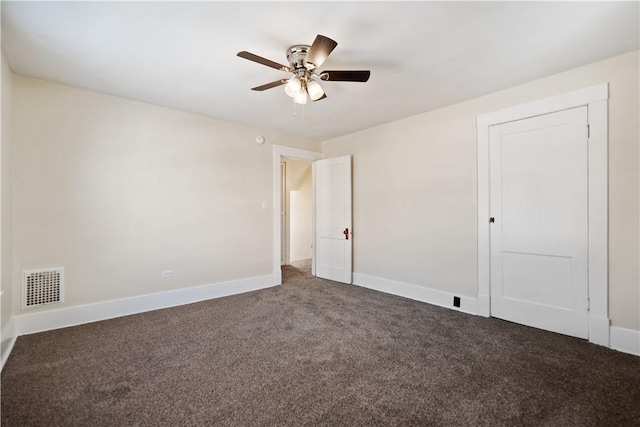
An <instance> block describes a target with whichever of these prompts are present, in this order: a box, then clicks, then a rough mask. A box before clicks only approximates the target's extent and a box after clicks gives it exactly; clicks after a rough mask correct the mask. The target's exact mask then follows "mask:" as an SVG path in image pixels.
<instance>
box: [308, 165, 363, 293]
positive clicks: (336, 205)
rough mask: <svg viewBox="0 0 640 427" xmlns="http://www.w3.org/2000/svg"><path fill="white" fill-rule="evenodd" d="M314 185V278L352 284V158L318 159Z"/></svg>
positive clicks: (314, 171) (314, 166)
mask: <svg viewBox="0 0 640 427" xmlns="http://www.w3.org/2000/svg"><path fill="white" fill-rule="evenodd" d="M313 178H314V179H313V180H314V183H315V207H314V209H315V246H314V255H315V257H314V265H315V269H314V270H315V275H316V276H318V277H322V278H324V279H329V280H334V281H336V282H342V283H348V284H351V280H352V242H353V239H352V230H351V228H352V225H351V156H342V157H336V158H333V159H325V160H318V161H316V162H315V163H314V164H313Z"/></svg>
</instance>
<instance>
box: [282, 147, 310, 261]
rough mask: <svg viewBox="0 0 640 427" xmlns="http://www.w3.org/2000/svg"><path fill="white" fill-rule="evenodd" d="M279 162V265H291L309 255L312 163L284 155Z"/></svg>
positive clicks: (306, 258) (307, 257) (305, 258)
mask: <svg viewBox="0 0 640 427" xmlns="http://www.w3.org/2000/svg"><path fill="white" fill-rule="evenodd" d="M280 165H281V171H280V176H281V179H282V184H281V191H282V198H281V201H280V215H281V220H280V223H281V231H280V234H281V237H280V241H281V245H282V249H281V265H290V264H291V263H293V262H296V261H304V260H311V257H312V251H311V249H312V242H313V241H312V236H313V193H312V177H311V175H312V173H311V172H312V171H311V169H312V168H311V165H312V163H311V162H310V161H308V160H299V159H291V158H288V157H283V158H282V160H281V163H280Z"/></svg>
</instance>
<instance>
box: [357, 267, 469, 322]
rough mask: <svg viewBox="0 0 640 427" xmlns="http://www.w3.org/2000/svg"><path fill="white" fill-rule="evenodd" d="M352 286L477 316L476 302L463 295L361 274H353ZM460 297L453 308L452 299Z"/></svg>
mask: <svg viewBox="0 0 640 427" xmlns="http://www.w3.org/2000/svg"><path fill="white" fill-rule="evenodd" d="M353 284H354V285H358V286H362V287H364V288H369V289H373V290H376V291H380V292H385V293H387V294H393V295H398V296H401V297H405V298H409V299H413V300H416V301H422V302H426V303H429V304H433V305H439V306H441V307H446V308H450V309H452V310H457V311H462V312H464V313H469V314H478V300H477V299H476V298H473V297H469V296H464V295H455V294H452V293H449V292H444V291H440V290H436V289H431V288H427V287H425V286H420V285H413V284H410V283H403V282H397V281H395V280H389V279H383V278H381V277H375V276H369V275H366V274H361V273H353ZM454 296H459V297H460V307H459V308H458V307H454V306H453V297H454Z"/></svg>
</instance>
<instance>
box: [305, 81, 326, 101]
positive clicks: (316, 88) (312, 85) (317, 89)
mask: <svg viewBox="0 0 640 427" xmlns="http://www.w3.org/2000/svg"><path fill="white" fill-rule="evenodd" d="M307 92H309V98H311V100H312V101H317V100H318V99H320V98H322V96H323V95H324V90H322V86H320V84H319V83H318V82H316V81H314V80H309V81H308V82H307Z"/></svg>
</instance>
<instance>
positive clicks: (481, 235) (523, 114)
mask: <svg viewBox="0 0 640 427" xmlns="http://www.w3.org/2000/svg"><path fill="white" fill-rule="evenodd" d="M608 99H609V84H608V83H602V84H599V85H595V86H591V87H588V88H585V89H581V90H577V91H574V92H569V93H565V94H562V95H558V96H554V97H551V98H546V99H542V100H539V101H534V102H530V103H527V104H522V105H518V106H514V107H510V108H506V109H503V110H499V111H495V112H491V113H486V114H482V115H479V116H478V117H477V149H478V151H477V161H478V296H477V299H478V314H479V315H482V316H487V317H489V316H490V315H491V302H490V292H491V256H490V248H491V246H490V245H491V242H490V238H489V218H490V209H489V206H490V192H489V127H490V126H492V125H498V124H503V123H508V122H511V121H515V120H521V119H527V118H530V117H535V116H540V115H543V114H549V113H555V112H557V111H563V110H567V109H570V108H575V107H581V106H586V107H587V108H588V114H587V115H588V122H589V140H588V165H587V170H588V179H587V180H588V187H589V188H588V211H589V221H588V227H589V237H588V248H589V256H588V266H589V273H588V281H589V285H588V288H589V300H590V308H589V324H588V328H589V341H590V342H593V343H595V344H599V345H604V346H609V325H610V322H609V314H608V310H609V308H608V304H609V301H608V265H607V263H608V230H607V228H608V212H607V210H608V156H607V147H608V123H607V109H608Z"/></svg>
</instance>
